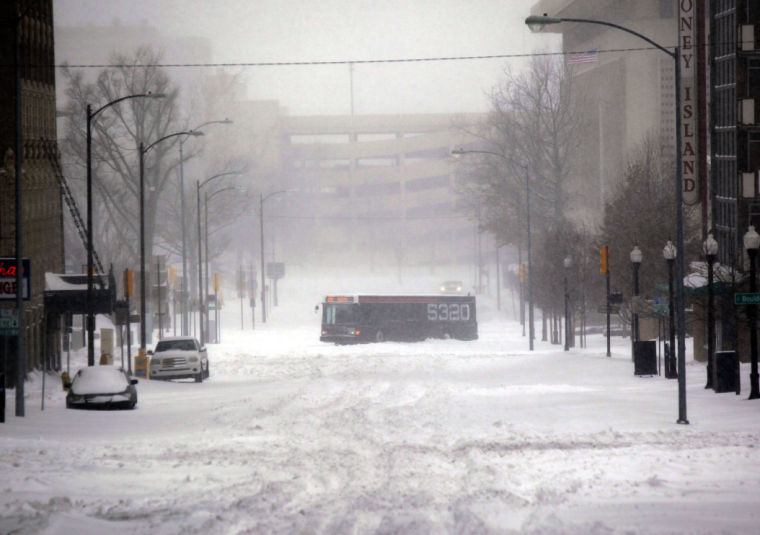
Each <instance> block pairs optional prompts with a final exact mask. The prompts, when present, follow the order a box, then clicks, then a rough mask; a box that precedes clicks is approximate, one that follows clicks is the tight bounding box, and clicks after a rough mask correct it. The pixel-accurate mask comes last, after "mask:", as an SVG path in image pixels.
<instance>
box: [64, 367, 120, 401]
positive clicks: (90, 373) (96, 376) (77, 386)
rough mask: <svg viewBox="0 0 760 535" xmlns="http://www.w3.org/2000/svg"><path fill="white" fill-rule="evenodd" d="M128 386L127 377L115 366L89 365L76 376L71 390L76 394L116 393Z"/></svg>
mask: <svg viewBox="0 0 760 535" xmlns="http://www.w3.org/2000/svg"><path fill="white" fill-rule="evenodd" d="M126 388H127V378H126V376H125V375H124V371H123V370H122V369H121V368H117V367H115V366H88V367H87V368H82V369H81V370H79V372H77V374H76V375H75V376H74V381H73V382H72V383H71V390H72V391H73V392H74V393H75V394H80V395H81V394H115V393H117V392H123V391H124V390H125V389H126Z"/></svg>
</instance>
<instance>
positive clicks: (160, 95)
mask: <svg viewBox="0 0 760 535" xmlns="http://www.w3.org/2000/svg"><path fill="white" fill-rule="evenodd" d="M141 97H143V98H165V97H166V95H165V94H164V93H151V92H150V91H148V92H147V93H139V94H136V95H127V96H124V97H120V98H117V99H116V100H112V101H111V102H109V103H108V104H104V105H103V106H101V107H100V108H98V109H97V110H95V111H94V112H92V113H88V114H87V120H89V121H91V120H92V119H94V118H95V116H96V115H98V114H99V113H100V112H101V111H103V110H105V109H106V108H109V107H111V106H113V105H114V104H118V103H119V102H121V101H123V100H128V99H131V98H141Z"/></svg>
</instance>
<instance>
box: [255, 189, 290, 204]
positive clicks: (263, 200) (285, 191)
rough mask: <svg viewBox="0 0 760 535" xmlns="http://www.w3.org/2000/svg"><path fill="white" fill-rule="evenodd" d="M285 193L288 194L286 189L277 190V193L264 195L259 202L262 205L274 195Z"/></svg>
mask: <svg viewBox="0 0 760 535" xmlns="http://www.w3.org/2000/svg"><path fill="white" fill-rule="evenodd" d="M287 192H288V190H286V189H281V190H279V191H273V192H272V193H269V194H267V195H264V196H263V197H262V198H261V202H262V203H264V202H266V200H267V199H268V198H270V197H274V196H275V195H279V194H280V193H287Z"/></svg>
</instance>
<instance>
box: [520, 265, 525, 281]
mask: <svg viewBox="0 0 760 535" xmlns="http://www.w3.org/2000/svg"><path fill="white" fill-rule="evenodd" d="M520 284H525V264H520Z"/></svg>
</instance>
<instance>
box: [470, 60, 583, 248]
mask: <svg viewBox="0 0 760 535" xmlns="http://www.w3.org/2000/svg"><path fill="white" fill-rule="evenodd" d="M490 100H491V111H490V113H489V114H488V118H487V120H486V121H485V122H484V123H483V124H481V125H479V127H478V128H477V129H475V130H471V131H469V132H468V133H470V134H472V135H474V136H475V137H476V138H478V139H479V141H477V142H476V143H474V144H473V145H472V146H471V147H470V148H471V149H473V150H484V151H490V152H495V153H498V154H499V155H500V157H495V156H492V155H490V154H481V155H477V156H478V157H477V158H471V159H469V162H468V163H467V164H466V166H465V167H464V169H463V171H464V172H463V173H461V175H460V176H461V177H462V179H461V180H460V181H459V191H460V195H462V196H463V197H466V198H467V199H468V202H467V203H466V204H467V205H469V206H473V207H478V209H479V210H480V220H481V224H482V227H483V228H484V229H486V230H489V231H491V232H493V233H494V235H495V236H496V239H497V241H499V242H501V243H519V242H520V241H522V240H523V237H524V236H525V228H524V227H525V224H524V221H525V219H526V215H527V214H526V199H527V193H528V192H527V191H526V190H527V189H528V188H530V197H531V198H530V203H531V217H532V220H533V221H532V223H533V225H534V229H540V228H541V227H543V226H545V225H549V224H557V222H560V221H565V220H566V218H567V212H568V204H569V202H570V200H571V199H572V192H573V190H572V185H571V178H572V169H573V164H574V161H575V158H576V157H577V153H578V148H579V146H580V142H581V140H580V136H578V135H577V132H578V129H579V128H580V126H581V125H582V119H581V117H580V116H579V113H578V109H579V108H578V106H577V104H576V103H575V100H574V96H573V85H572V78H571V76H570V75H569V73H568V72H567V70H566V69H565V66H564V65H563V63H562V62H561V61H560V60H557V59H553V58H550V57H546V56H541V57H535V58H533V60H532V62H531V65H530V69H528V70H526V71H525V72H522V73H519V74H513V73H512V72H511V71H510V70H507V71H505V77H504V80H503V81H502V82H501V83H500V84H499V85H498V86H497V87H495V88H494V89H493V91H492V92H491V95H490Z"/></svg>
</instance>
